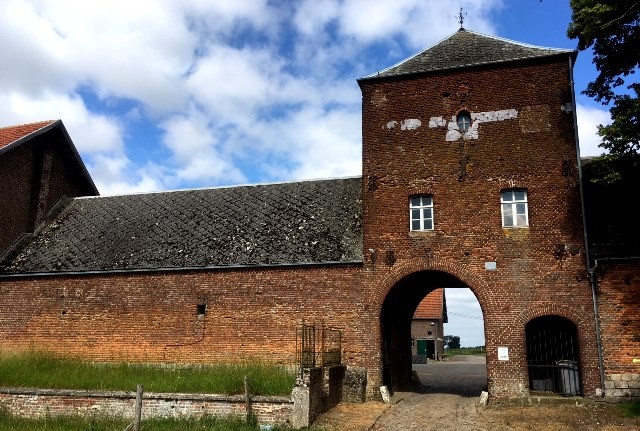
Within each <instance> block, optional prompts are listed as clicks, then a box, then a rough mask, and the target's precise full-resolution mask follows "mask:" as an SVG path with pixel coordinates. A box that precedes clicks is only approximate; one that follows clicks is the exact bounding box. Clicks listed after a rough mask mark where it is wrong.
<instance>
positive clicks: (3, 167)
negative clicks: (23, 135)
mask: <svg viewBox="0 0 640 431" xmlns="http://www.w3.org/2000/svg"><path fill="white" fill-rule="evenodd" d="M61 139H62V132H61V131H60V130H59V129H53V130H51V131H49V132H47V133H44V134H42V135H40V136H37V137H36V138H34V139H32V140H30V141H28V142H25V143H23V144H21V145H19V146H18V147H16V148H14V149H12V150H9V151H7V152H6V153H3V154H0V177H1V178H2V181H1V182H0V196H2V197H3V205H2V211H1V212H0V233H1V234H0V256H1V255H2V254H3V253H4V252H5V251H6V250H7V249H8V248H9V247H10V246H11V245H12V244H13V243H14V242H15V241H16V240H18V239H19V238H20V236H21V235H22V234H25V233H33V231H34V229H35V228H37V227H38V225H39V224H40V223H42V222H43V221H44V219H45V216H46V215H47V212H48V211H49V210H50V209H51V208H52V207H53V206H54V205H55V204H56V202H58V200H60V199H61V198H62V197H63V196H70V197H71V196H80V195H83V194H93V192H92V191H88V190H87V185H86V180H85V179H84V178H82V179H78V178H77V177H75V178H74V177H73V176H72V174H71V172H72V171H74V170H77V169H78V168H77V166H73V167H72V166H70V164H71V162H70V161H69V160H68V159H67V157H68V155H65V154H64V153H63V151H64V149H63V148H62V146H63V145H64V146H66V145H67V144H66V143H65V144H61V142H60V140H61Z"/></svg>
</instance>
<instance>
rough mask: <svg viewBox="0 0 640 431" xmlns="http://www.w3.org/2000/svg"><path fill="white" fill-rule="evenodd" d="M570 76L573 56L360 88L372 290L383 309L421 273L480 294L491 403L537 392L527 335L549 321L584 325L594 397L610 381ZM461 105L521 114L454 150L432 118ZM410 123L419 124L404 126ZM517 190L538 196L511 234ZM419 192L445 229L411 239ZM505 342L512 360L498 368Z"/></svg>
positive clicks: (588, 382) (488, 126)
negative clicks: (531, 325) (503, 194)
mask: <svg viewBox="0 0 640 431" xmlns="http://www.w3.org/2000/svg"><path fill="white" fill-rule="evenodd" d="M568 67H569V65H568V60H567V59H566V58H565V59H560V60H557V62H553V61H550V62H547V63H538V64H534V63H529V64H525V65H519V66H509V65H505V66H504V67H500V68H486V69H480V70H478V69H475V70H459V71H453V72H449V73H444V72H443V73H434V74H429V75H424V76H421V77H406V78H404V79H402V80H386V81H370V82H366V81H365V82H364V83H363V84H362V85H361V87H362V92H363V200H364V204H363V205H364V219H363V225H364V229H365V232H364V250H365V251H367V250H369V249H373V250H375V251H376V254H377V259H376V261H375V263H372V262H371V259H369V258H368V260H369V261H368V263H367V268H368V271H367V273H366V276H365V289H366V290H367V291H368V292H369V293H368V295H370V296H372V297H374V298H375V299H374V303H375V304H376V305H377V306H380V304H382V303H383V301H384V300H385V297H386V295H387V293H388V292H389V291H390V290H391V289H393V288H394V286H396V285H397V283H398V282H399V281H401V280H402V279H403V277H406V276H409V275H411V274H413V273H415V272H418V271H439V272H443V273H446V274H449V275H450V276H453V277H454V278H453V280H454V281H461V282H462V283H463V284H464V285H467V286H468V287H469V288H471V290H472V291H473V292H474V293H475V294H476V296H477V297H478V301H479V303H480V306H481V307H482V309H483V313H484V318H485V333H486V343H487V361H488V362H487V368H488V376H489V391H490V393H491V394H492V395H493V396H494V397H500V396H512V395H523V394H527V393H528V381H527V366H526V349H525V340H524V325H525V324H526V323H527V322H528V321H529V320H530V319H532V318H534V317H537V316H540V315H545V314H556V315H560V316H564V317H567V318H568V319H570V320H571V321H573V322H574V323H576V325H577V327H578V336H579V341H580V352H581V364H580V365H581V372H582V378H583V387H584V390H585V393H586V394H593V393H594V392H595V389H596V387H598V385H599V380H598V370H597V354H596V342H595V337H594V331H593V326H594V320H593V312H592V304H591V298H590V289H589V284H588V282H587V281H581V282H579V281H577V279H576V274H577V273H580V274H583V273H584V272H585V271H586V268H585V256H584V243H583V236H582V224H581V211H580V192H579V186H578V174H577V161H576V149H575V141H574V128H573V117H572V115H571V114H567V113H566V112H565V111H563V110H562V109H561V106H562V105H564V104H566V103H567V102H570V101H571V98H570V95H571V93H570V88H569V69H568ZM462 93H466V94H462ZM461 109H466V110H468V111H469V112H472V113H474V112H485V111H498V110H506V109H516V110H517V111H518V116H517V118H515V119H508V120H504V121H495V122H489V123H483V124H480V126H479V139H477V140H467V141H463V140H457V141H454V142H447V141H446V140H445V133H446V128H430V127H429V119H430V117H436V116H443V117H445V118H447V119H450V118H451V116H453V115H455V114H456V113H457V112H458V111H459V110H461ZM412 118H415V119H420V120H421V123H422V125H421V126H420V127H418V128H415V129H413V130H408V129H407V130H402V128H401V127H400V124H401V122H402V121H403V120H405V119H412ZM391 121H396V122H397V124H396V125H395V127H393V128H389V126H388V125H389V123H390V122H391ZM370 185H371V187H370ZM511 187H522V188H526V189H527V190H528V200H529V228H526V229H503V228H502V227H501V212H500V191H501V190H502V189H504V188H511ZM422 193H424V194H431V195H433V199H434V213H435V214H434V217H435V231H434V232H417V233H411V232H409V211H408V200H409V197H410V196H411V195H414V194H422ZM390 252H392V253H393V259H391V260H390V261H387V259H386V257H387V256H390ZM485 262H496V264H497V270H495V271H487V270H486V269H485ZM434 274H435V273H434ZM428 280H429V275H428V274H427V275H425V278H424V279H423V280H422V282H424V283H428ZM434 287H447V286H443V285H440V286H434ZM375 333H376V334H378V332H377V331H376V332H375ZM381 342H382V340H378V342H377V343H376V344H378V345H379V344H380V343H381ZM499 346H504V347H508V348H509V353H510V358H509V361H498V359H497V347H499ZM377 360H379V359H378V358H376V359H375V360H373V361H371V362H369V363H368V365H369V366H370V367H371V368H373V369H375V368H377V367H379V362H377ZM379 378H380V375H375V373H374V375H373V377H372V378H371V380H373V381H374V382H378V381H379V380H378V379H379Z"/></svg>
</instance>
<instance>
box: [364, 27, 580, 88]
mask: <svg viewBox="0 0 640 431" xmlns="http://www.w3.org/2000/svg"><path fill="white" fill-rule="evenodd" d="M560 54H565V55H567V54H571V55H573V56H576V55H577V51H574V50H567V49H556V48H544V47H539V46H534V45H528V44H524V43H520V42H516V41H512V40H509V39H503V38H499V37H496V36H487V35H484V34H480V33H475V32H473V31H469V30H465V29H464V28H461V29H460V30H458V31H457V32H456V33H454V34H452V35H451V36H449V37H447V38H446V39H444V40H442V41H440V42H438V43H436V44H435V45H433V46H431V47H429V48H427V49H425V50H424V51H421V52H418V53H417V54H414V55H413V56H411V57H409V58H407V59H405V60H402V61H401V62H399V63H397V64H395V65H393V66H391V67H389V68H387V69H384V70H381V71H380V72H376V73H373V74H371V75H368V76H365V77H364V78H361V79H360V80H359V81H361V80H367V79H375V78H386V77H392V76H401V75H409V74H416V73H424V72H433V71H439V70H447V69H457V68H462V67H470V66H479V65H484V64H492V63H503V62H509V61H517V60H525V59H531V58H539V57H548V56H553V55H560Z"/></svg>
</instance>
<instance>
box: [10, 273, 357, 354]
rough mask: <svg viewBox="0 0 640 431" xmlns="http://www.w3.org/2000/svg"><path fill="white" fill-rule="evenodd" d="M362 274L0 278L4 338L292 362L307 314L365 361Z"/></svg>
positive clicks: (35, 344) (69, 350)
mask: <svg viewBox="0 0 640 431" xmlns="http://www.w3.org/2000/svg"><path fill="white" fill-rule="evenodd" d="M359 273H360V268H359V267H358V266H351V267H349V266H345V267H306V268H275V269H247V270H228V271H218V272H215V271H201V272H165V273H136V274H105V275H88V276H54V277H38V278H26V279H24V278H22V279H17V278H13V279H0V339H2V340H3V342H2V346H3V348H12V349H28V348H37V349H47V350H51V351H54V352H57V353H61V354H70V355H81V356H85V357H89V358H92V359H96V360H118V359H121V360H134V361H152V362H155V361H167V362H185V363H197V362H228V361H235V360H249V359H259V360H264V361H270V362H280V363H294V361H295V342H296V339H295V337H296V336H295V330H296V328H297V326H298V325H300V324H301V323H302V322H303V320H304V321H305V322H306V323H307V324H315V325H319V326H320V325H322V324H325V325H326V326H330V327H335V328H337V329H341V330H343V331H344V334H343V340H342V343H343V358H344V359H345V360H346V361H347V363H349V364H362V363H363V362H364V358H365V357H367V356H368V348H367V346H368V345H367V344H365V343H363V341H362V339H363V337H365V336H366V334H367V333H368V332H369V328H367V327H366V326H365V325H364V324H363V322H362V319H361V318H360V317H361V316H360V313H363V312H364V310H365V305H364V303H363V302H364V301H363V298H362V296H361V289H360V279H359ZM199 303H206V305H207V310H206V314H205V316H203V317H199V316H197V315H196V306H197V304H199Z"/></svg>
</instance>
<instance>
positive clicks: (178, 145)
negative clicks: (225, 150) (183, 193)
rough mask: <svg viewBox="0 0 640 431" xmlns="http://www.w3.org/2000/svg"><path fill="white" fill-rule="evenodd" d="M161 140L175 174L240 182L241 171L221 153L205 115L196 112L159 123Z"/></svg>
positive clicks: (228, 157) (187, 177)
mask: <svg viewBox="0 0 640 431" xmlns="http://www.w3.org/2000/svg"><path fill="white" fill-rule="evenodd" d="M162 128H163V129H164V130H165V132H166V133H165V135H164V138H163V141H164V144H165V145H166V146H167V147H168V148H169V149H170V150H171V152H172V154H173V155H174V160H175V161H176V162H177V163H176V164H177V166H178V167H177V168H176V169H175V176H177V177H178V179H182V180H187V181H196V180H200V181H202V180H210V181H214V182H217V183H219V182H223V181H225V182H236V183H237V182H244V179H245V177H244V175H243V174H242V173H241V172H240V170H238V169H237V168H236V167H235V166H234V165H233V162H232V160H231V158H230V156H228V155H226V156H225V155H224V154H222V152H221V151H220V149H219V143H218V140H217V139H216V137H215V136H214V134H213V133H214V132H213V131H212V130H211V129H210V126H209V123H208V121H207V119H206V118H205V117H204V116H203V115H202V114H201V113H198V112H194V113H192V114H191V115H188V116H176V117H173V118H171V119H169V120H167V121H166V122H164V123H163V124H162Z"/></svg>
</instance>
